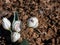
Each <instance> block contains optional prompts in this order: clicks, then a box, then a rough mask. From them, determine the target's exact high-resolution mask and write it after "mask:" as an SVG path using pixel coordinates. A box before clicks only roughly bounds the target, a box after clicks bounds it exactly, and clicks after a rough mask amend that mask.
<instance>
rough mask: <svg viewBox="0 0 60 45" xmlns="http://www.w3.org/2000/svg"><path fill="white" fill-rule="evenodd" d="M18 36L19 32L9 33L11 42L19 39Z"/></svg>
mask: <svg viewBox="0 0 60 45" xmlns="http://www.w3.org/2000/svg"><path fill="white" fill-rule="evenodd" d="M19 38H20V33H18V32H12V33H11V41H12V42H16V41H17V40H19Z"/></svg>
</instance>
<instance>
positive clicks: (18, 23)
mask: <svg viewBox="0 0 60 45" xmlns="http://www.w3.org/2000/svg"><path fill="white" fill-rule="evenodd" d="M12 29H13V30H14V31H16V32H20V31H21V21H20V20H18V21H15V22H14V23H13V24H12Z"/></svg>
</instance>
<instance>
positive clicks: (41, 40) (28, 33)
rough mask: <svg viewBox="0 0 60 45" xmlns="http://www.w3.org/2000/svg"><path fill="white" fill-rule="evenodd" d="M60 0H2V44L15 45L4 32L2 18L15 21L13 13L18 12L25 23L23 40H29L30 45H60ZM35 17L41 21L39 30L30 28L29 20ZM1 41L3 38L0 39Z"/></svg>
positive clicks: (22, 33) (0, 7)
mask: <svg viewBox="0 0 60 45" xmlns="http://www.w3.org/2000/svg"><path fill="white" fill-rule="evenodd" d="M59 5H60V0H0V30H1V36H0V37H4V39H2V40H4V42H3V41H2V40H1V41H0V44H2V42H3V44H4V45H13V43H12V42H11V41H10V39H9V38H8V39H6V37H9V36H8V35H6V33H8V32H7V31H5V30H4V29H3V30H2V26H1V23H2V18H3V17H7V18H8V19H9V20H10V21H12V19H13V12H14V11H17V12H18V14H19V19H20V20H21V21H22V22H23V28H22V30H21V32H20V33H21V38H20V39H19V41H18V42H21V41H22V40H23V39H27V40H28V41H29V44H30V45H59V44H60V41H59V40H60V35H59V34H60V6H59ZM32 16H35V17H37V18H38V20H39V26H38V27H37V28H35V29H34V28H29V27H28V26H27V19H28V18H30V17H32ZM0 39H1V38H0ZM9 41H10V42H9Z"/></svg>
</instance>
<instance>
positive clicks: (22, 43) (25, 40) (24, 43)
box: [20, 39, 29, 45]
mask: <svg viewBox="0 0 60 45" xmlns="http://www.w3.org/2000/svg"><path fill="white" fill-rule="evenodd" d="M20 45H29V42H28V41H27V39H24V40H23V41H22V42H21V44H20Z"/></svg>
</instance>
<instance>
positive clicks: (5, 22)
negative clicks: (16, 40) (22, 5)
mask: <svg viewBox="0 0 60 45" xmlns="http://www.w3.org/2000/svg"><path fill="white" fill-rule="evenodd" d="M2 26H3V28H4V29H6V30H10V27H11V23H10V21H9V20H8V19H7V18H6V17H5V18H3V19H2Z"/></svg>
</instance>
